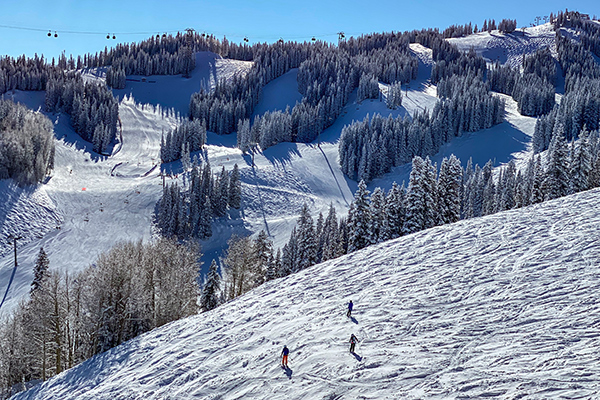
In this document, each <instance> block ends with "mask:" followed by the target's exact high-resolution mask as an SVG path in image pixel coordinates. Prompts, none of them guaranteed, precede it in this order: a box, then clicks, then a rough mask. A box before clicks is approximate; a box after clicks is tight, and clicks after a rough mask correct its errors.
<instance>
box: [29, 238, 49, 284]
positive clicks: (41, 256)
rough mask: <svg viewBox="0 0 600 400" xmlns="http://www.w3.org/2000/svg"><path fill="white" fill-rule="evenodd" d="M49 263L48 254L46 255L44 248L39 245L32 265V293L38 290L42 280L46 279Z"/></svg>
mask: <svg viewBox="0 0 600 400" xmlns="http://www.w3.org/2000/svg"><path fill="white" fill-rule="evenodd" d="M49 265H50V260H49V259H48V255H46V252H45V251H44V248H43V247H40V251H39V253H38V256H37V259H36V261H35V266H34V267H33V282H32V283H31V292H32V293H33V292H35V291H37V290H39V289H40V288H41V287H42V284H43V283H44V281H45V280H46V279H48V276H49V271H48V267H49Z"/></svg>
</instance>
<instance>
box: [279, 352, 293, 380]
mask: <svg viewBox="0 0 600 400" xmlns="http://www.w3.org/2000/svg"><path fill="white" fill-rule="evenodd" d="M289 354H290V349H288V347H287V346H286V345H284V346H283V350H282V351H281V368H283V369H284V370H285V374H286V375H287V377H288V378H289V379H292V372H293V371H292V370H291V369H290V367H288V356H289Z"/></svg>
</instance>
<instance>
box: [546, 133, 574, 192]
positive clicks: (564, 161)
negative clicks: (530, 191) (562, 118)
mask: <svg viewBox="0 0 600 400" xmlns="http://www.w3.org/2000/svg"><path fill="white" fill-rule="evenodd" d="M544 175H545V177H544V183H543V188H544V189H543V190H544V199H545V200H552V199H556V198H559V197H562V196H565V195H566V194H567V193H568V191H569V160H568V154H567V144H566V141H565V136H564V129H563V128H562V125H559V126H558V127H557V129H555V131H554V134H553V136H552V141H551V142H550V147H549V148H548V156H547V162H546V171H545V174H544Z"/></svg>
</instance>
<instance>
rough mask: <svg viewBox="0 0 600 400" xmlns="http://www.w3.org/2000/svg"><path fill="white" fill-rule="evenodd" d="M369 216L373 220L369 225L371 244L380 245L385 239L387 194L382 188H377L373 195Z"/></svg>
mask: <svg viewBox="0 0 600 400" xmlns="http://www.w3.org/2000/svg"><path fill="white" fill-rule="evenodd" d="M369 215H370V216H371V219H370V221H369V225H368V235H369V241H370V244H376V243H380V242H382V241H384V240H386V239H387V238H385V237H384V236H385V231H386V229H385V194H384V193H383V190H381V188H379V187H377V188H375V189H374V190H373V193H372V194H371V199H370V204H369Z"/></svg>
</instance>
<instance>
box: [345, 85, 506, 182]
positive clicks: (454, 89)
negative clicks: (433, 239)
mask: <svg viewBox="0 0 600 400" xmlns="http://www.w3.org/2000/svg"><path fill="white" fill-rule="evenodd" d="M438 95H439V96H440V97H441V99H440V101H438V102H437V103H436V105H435V107H434V108H433V110H432V112H431V114H430V113H428V112H427V111H426V110H425V111H423V112H416V113H415V115H413V117H412V118H402V117H396V118H394V117H391V116H390V117H387V118H383V117H382V116H381V115H379V114H376V115H374V116H373V117H372V118H370V119H369V117H368V116H367V117H366V118H365V119H364V120H363V121H358V122H354V123H352V124H350V125H347V126H345V127H344V128H343V129H342V134H341V136H340V141H339V155H340V158H339V160H340V166H341V168H342V172H344V173H345V174H346V175H347V176H348V177H350V178H351V179H357V180H365V181H367V182H368V181H370V180H372V179H374V178H376V177H378V176H381V175H383V174H385V173H387V172H389V171H390V170H391V168H392V167H395V166H398V165H402V164H405V163H407V162H410V160H412V159H413V157H415V156H420V157H425V156H429V155H433V154H435V153H437V152H438V150H439V149H440V147H441V146H442V145H443V144H445V143H447V142H449V141H450V140H451V139H452V138H453V137H456V136H460V135H461V134H462V132H474V131H478V130H480V129H485V128H489V127H491V126H493V125H495V124H498V123H500V122H502V121H503V119H504V102H503V101H502V100H501V99H499V98H498V97H494V96H492V95H491V93H489V89H488V87H487V85H486V84H485V83H484V82H483V81H482V80H481V77H480V76H479V77H473V76H472V75H466V76H460V75H458V76H451V77H450V78H447V79H444V80H442V81H441V82H440V84H439V85H438ZM446 96H449V97H446Z"/></svg>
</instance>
